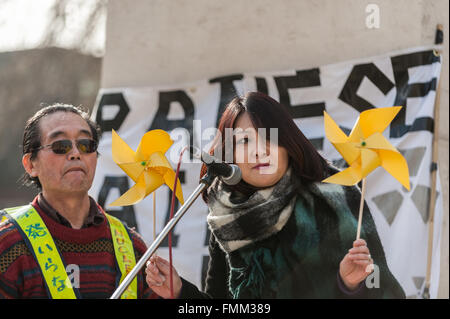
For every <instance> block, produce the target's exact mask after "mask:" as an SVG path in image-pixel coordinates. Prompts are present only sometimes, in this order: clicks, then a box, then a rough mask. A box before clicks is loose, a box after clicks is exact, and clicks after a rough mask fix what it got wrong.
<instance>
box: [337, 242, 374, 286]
mask: <svg viewBox="0 0 450 319" xmlns="http://www.w3.org/2000/svg"><path fill="white" fill-rule="evenodd" d="M372 265H373V259H372V258H371V256H370V252H369V248H367V244H366V242H365V240H364V239H358V240H355V241H354V242H353V248H351V249H349V251H348V254H347V255H345V256H344V259H342V261H341V263H340V265H339V275H340V276H341V278H342V281H343V282H344V284H345V285H346V286H347V288H348V289H350V290H354V289H356V288H357V287H358V285H359V284H360V282H361V281H363V280H364V279H366V278H367V276H368V275H369V274H370V273H371V272H372V270H373V266H372Z"/></svg>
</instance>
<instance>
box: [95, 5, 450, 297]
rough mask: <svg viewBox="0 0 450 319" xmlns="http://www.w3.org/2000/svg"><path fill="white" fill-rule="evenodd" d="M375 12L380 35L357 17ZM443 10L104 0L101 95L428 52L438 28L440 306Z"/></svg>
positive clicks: (443, 289)
mask: <svg viewBox="0 0 450 319" xmlns="http://www.w3.org/2000/svg"><path fill="white" fill-rule="evenodd" d="M369 3H375V4H377V5H378V6H379V8H380V18H381V20H380V28H379V29H369V28H367V27H366V23H365V21H366V15H367V13H366V12H365V8H366V6H367V4H369ZM448 9H449V3H448V1H447V0H396V1H391V0H372V1H365V0H339V1H336V0H314V1H312V0H278V1H272V0H252V1H238V0H228V1H220V0H190V1H186V0H171V1H164V0H151V1H149V0H110V1H109V5H108V18H107V37H106V55H105V57H104V61H103V69H102V78H101V86H102V87H108V88H109V87H118V86H151V85H161V84H175V83H180V82H188V81H194V80H200V79H204V78H210V77H212V76H219V75H226V74H232V73H235V72H252V71H270V70H283V69H291V68H293V67H295V68H302V67H311V66H318V65H322V64H329V63H335V62H338V61H345V60H348V59H352V58H362V57H368V56H373V55H377V54H382V53H385V52H389V51H393V50H397V49H403V48H408V47H414V46H420V45H429V44H433V43H434V36H435V28H436V25H437V24H438V23H441V24H443V25H444V35H445V38H444V43H445V45H444V65H443V73H442V80H441V81H442V84H441V99H440V106H439V107H440V118H439V126H440V131H439V165H440V178H441V183H442V190H443V196H444V198H445V200H444V208H445V226H444V232H443V238H442V239H443V242H442V261H441V278H442V279H441V286H440V290H439V296H440V297H443V298H448V296H449V277H448V271H449V268H448V262H449V257H448V255H449V251H448V238H449V233H448V162H449V160H448V136H449V133H448V127H449V122H448V116H449V111H448V109H449V94H448V65H449V64H448V62H449V61H448Z"/></svg>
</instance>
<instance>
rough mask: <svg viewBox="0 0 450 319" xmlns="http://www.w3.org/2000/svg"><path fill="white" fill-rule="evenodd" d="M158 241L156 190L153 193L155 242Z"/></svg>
mask: <svg viewBox="0 0 450 319" xmlns="http://www.w3.org/2000/svg"><path fill="white" fill-rule="evenodd" d="M155 239H156V190H155V191H154V192H153V240H155Z"/></svg>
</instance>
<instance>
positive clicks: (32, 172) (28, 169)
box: [22, 153, 37, 177]
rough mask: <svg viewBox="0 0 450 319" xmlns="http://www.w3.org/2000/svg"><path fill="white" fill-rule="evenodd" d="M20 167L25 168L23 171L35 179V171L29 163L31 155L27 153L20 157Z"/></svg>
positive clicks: (30, 162)
mask: <svg viewBox="0 0 450 319" xmlns="http://www.w3.org/2000/svg"><path fill="white" fill-rule="evenodd" d="M22 165H23V167H24V168H25V171H26V172H27V173H28V175H30V176H31V177H37V169H36V167H35V165H34V164H33V162H32V161H31V153H27V154H25V155H24V156H22Z"/></svg>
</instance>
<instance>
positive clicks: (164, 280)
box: [145, 256, 182, 299]
mask: <svg viewBox="0 0 450 319" xmlns="http://www.w3.org/2000/svg"><path fill="white" fill-rule="evenodd" d="M169 267H170V264H169V262H168V261H167V260H165V259H163V258H161V257H159V256H152V257H151V258H150V260H149V261H147V267H146V268H145V273H146V274H147V276H146V281H147V284H148V286H149V287H150V289H152V290H153V291H154V292H155V293H156V294H157V295H159V296H160V297H162V298H164V299H169V298H171V295H170V277H169V276H170V268H169ZM172 275H173V295H174V298H178V296H179V295H180V292H181V286H182V283H181V279H180V276H178V273H177V271H176V270H175V268H174V267H172Z"/></svg>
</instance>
